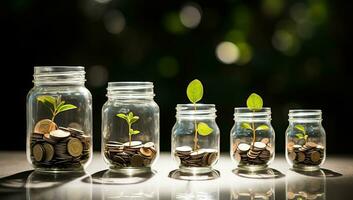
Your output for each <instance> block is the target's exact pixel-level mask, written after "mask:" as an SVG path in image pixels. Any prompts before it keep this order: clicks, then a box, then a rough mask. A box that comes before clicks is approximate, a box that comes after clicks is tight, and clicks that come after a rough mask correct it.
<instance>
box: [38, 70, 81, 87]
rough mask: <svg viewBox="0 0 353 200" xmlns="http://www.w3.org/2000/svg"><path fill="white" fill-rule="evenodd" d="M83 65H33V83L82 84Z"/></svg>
mask: <svg viewBox="0 0 353 200" xmlns="http://www.w3.org/2000/svg"><path fill="white" fill-rule="evenodd" d="M85 74H86V72H85V67H83V66H34V74H33V78H34V79H33V82H34V84H35V85H58V84H83V83H84V82H85V81H86V79H85Z"/></svg>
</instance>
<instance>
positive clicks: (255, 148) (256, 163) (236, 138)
mask: <svg viewBox="0 0 353 200" xmlns="http://www.w3.org/2000/svg"><path fill="white" fill-rule="evenodd" d="M234 121H235V123H234V126H233V128H232V130H231V132H230V143H231V144H230V146H231V150H230V155H231V158H232V160H233V161H234V162H235V163H236V164H237V166H238V168H239V169H242V170H246V171H256V170H262V169H265V168H267V166H268V165H269V164H270V163H271V162H272V161H273V159H274V157H275V132H274V130H273V128H272V125H271V108H262V109H261V110H258V111H251V110H249V109H248V108H235V109H234Z"/></svg>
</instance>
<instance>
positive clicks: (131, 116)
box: [127, 112, 134, 121]
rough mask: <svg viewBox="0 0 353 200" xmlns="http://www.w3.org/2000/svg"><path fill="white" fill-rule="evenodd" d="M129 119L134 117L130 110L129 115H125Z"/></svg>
mask: <svg viewBox="0 0 353 200" xmlns="http://www.w3.org/2000/svg"><path fill="white" fill-rule="evenodd" d="M127 117H128V119H129V121H130V120H131V119H132V118H133V117H134V113H132V112H129V115H128V116H127Z"/></svg>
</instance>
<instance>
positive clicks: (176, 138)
mask: <svg viewBox="0 0 353 200" xmlns="http://www.w3.org/2000/svg"><path fill="white" fill-rule="evenodd" d="M176 110H177V114H176V123H175V125H174V127H173V129H172V151H171V153H172V157H173V158H174V160H175V161H176V162H177V164H178V165H179V169H180V170H181V171H182V172H187V173H188V172H191V173H193V174H198V173H207V172H211V171H212V169H213V168H212V167H213V166H214V165H215V164H216V163H217V161H218V159H219V143H220V141H219V135H220V133H219V128H218V126H217V124H216V108H215V105H214V104H195V105H194V104H178V105H177V107H176ZM199 123H204V124H207V125H208V127H210V128H211V129H213V130H212V132H211V133H210V134H208V135H201V134H199V133H197V131H196V129H197V124H199Z"/></svg>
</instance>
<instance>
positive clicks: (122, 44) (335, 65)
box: [0, 0, 353, 154]
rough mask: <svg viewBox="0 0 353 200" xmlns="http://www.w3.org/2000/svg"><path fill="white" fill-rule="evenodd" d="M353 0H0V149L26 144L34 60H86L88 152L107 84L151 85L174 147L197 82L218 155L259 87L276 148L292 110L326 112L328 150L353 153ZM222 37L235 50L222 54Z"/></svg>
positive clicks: (166, 144) (165, 141) (164, 134)
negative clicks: (213, 122) (210, 108)
mask: <svg viewBox="0 0 353 200" xmlns="http://www.w3.org/2000/svg"><path fill="white" fill-rule="evenodd" d="M348 2H349V1H345V2H343V3H342V2H339V1H326V0H304V1H300V0H291V1H285V0H263V1H245V0H244V1H240V0H227V1H201V0H200V1H179V0H178V1H141V0H111V1H108V0H81V1H30V0H11V1H10V0H8V1H2V2H1V3H0V23H1V29H0V32H1V33H0V36H1V39H0V41H1V49H2V51H1V52H2V53H1V60H2V66H1V74H2V78H1V105H2V107H1V112H2V117H4V119H3V120H2V122H1V138H0V149H1V150H24V149H25V138H26V132H25V130H26V129H25V127H26V119H25V100H26V99H25V98H26V94H27V92H28V91H29V90H30V88H31V87H32V82H31V81H32V75H33V66H37V65H83V66H85V67H86V72H87V79H88V81H87V84H86V86H87V87H88V89H89V90H90V91H91V93H92V95H93V100H94V111H93V112H94V142H95V143H94V148H95V150H99V146H100V119H101V116H100V111H101V106H102V105H103V104H104V102H105V101H106V97H105V93H106V86H107V84H106V83H107V81H131V80H134V81H153V82H154V84H155V93H156V98H155V100H156V102H157V103H158V104H159V106H160V110H161V137H160V138H161V149H162V150H164V151H169V149H170V131H171V128H172V126H173V124H174V122H175V106H176V104H177V103H186V102H187V97H186V92H185V89H186V86H187V84H188V82H189V81H191V80H193V79H194V78H198V79H200V80H201V81H202V82H203V84H204V88H205V95H204V98H203V100H202V102H203V103H215V104H216V106H217V110H218V111H217V114H218V118H217V123H218V125H219V127H220V129H221V149H222V151H228V150H229V131H230V129H231V127H232V126H233V109H234V107H239V106H245V101H246V98H247V97H248V95H249V94H250V93H252V92H256V93H258V94H260V95H261V96H262V97H263V99H264V105H265V106H267V107H271V108H272V112H273V113H272V118H273V121H272V125H273V126H274V128H275V130H276V145H277V146H276V150H277V151H278V152H283V151H284V136H285V129H286V127H287V125H288V110H289V109H290V108H315V109H322V111H323V119H324V121H323V126H324V127H325V129H326V132H327V150H328V152H329V153H344V154H350V153H353V148H351V147H352V142H351V141H350V140H349V139H347V138H352V137H351V134H352V131H351V128H350V126H351V121H352V119H351V118H350V116H351V113H352V111H353V109H352V106H351V105H352V100H351V99H352V88H351V87H350V86H349V85H350V84H351V78H352V75H351V71H352V70H351V68H352V56H351V49H352V48H353V47H352V39H351V37H352V31H350V27H351V26H352V23H351V21H350V15H351V12H352V11H351V6H350V5H347V3H348ZM181 10H184V11H183V12H181ZM185 13H186V14H185ZM200 14H201V20H200V22H199V23H198V17H199V16H200ZM182 19H183V20H182ZM224 41H228V42H231V43H227V44H230V47H229V48H230V49H225V50H224V51H223V53H221V54H222V55H221V58H218V57H217V55H216V48H217V46H218V45H219V44H220V43H222V42H224ZM234 45H235V47H234ZM236 47H238V48H236ZM237 49H238V50H239V52H240V56H239V57H238V58H237V56H236V54H231V55H230V60H231V61H230V62H232V63H231V64H226V63H224V59H223V57H222V56H224V53H227V52H228V53H229V52H232V51H233V52H234V51H236V50H237ZM222 59H223V61H222Z"/></svg>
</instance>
